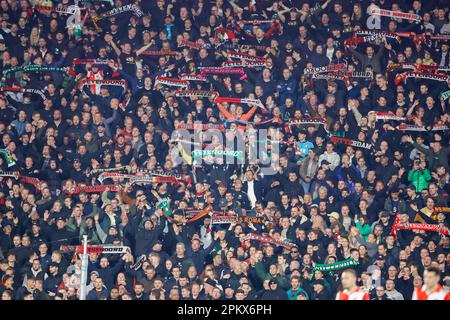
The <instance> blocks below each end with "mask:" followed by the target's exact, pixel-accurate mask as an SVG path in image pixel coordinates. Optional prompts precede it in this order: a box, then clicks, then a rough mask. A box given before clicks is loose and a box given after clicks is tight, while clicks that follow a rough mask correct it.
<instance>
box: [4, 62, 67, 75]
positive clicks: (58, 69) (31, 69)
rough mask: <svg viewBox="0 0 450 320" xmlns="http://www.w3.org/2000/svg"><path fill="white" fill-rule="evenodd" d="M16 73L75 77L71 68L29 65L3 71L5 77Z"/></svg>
mask: <svg viewBox="0 0 450 320" xmlns="http://www.w3.org/2000/svg"><path fill="white" fill-rule="evenodd" d="M16 72H23V73H28V72H42V73H45V72H59V73H69V74H72V75H73V71H72V70H70V69H69V68H65V67H64V68H62V67H44V66H40V65H36V64H32V65H28V66H20V67H12V68H8V69H5V70H3V75H7V74H9V73H16Z"/></svg>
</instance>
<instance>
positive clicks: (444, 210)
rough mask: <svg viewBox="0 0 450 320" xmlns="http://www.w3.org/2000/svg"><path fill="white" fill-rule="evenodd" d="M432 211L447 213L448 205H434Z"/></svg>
mask: <svg viewBox="0 0 450 320" xmlns="http://www.w3.org/2000/svg"><path fill="white" fill-rule="evenodd" d="M433 212H435V213H449V212H450V207H434V208H433Z"/></svg>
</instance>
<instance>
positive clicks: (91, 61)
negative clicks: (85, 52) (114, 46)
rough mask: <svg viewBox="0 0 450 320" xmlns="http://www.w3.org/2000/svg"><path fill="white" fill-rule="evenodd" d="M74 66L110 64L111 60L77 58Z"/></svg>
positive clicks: (74, 60)
mask: <svg viewBox="0 0 450 320" xmlns="http://www.w3.org/2000/svg"><path fill="white" fill-rule="evenodd" d="M72 63H73V65H80V64H103V65H105V64H108V63H109V60H106V59H78V58H75V59H73V61H72Z"/></svg>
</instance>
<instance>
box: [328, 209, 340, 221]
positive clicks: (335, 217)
mask: <svg viewBox="0 0 450 320" xmlns="http://www.w3.org/2000/svg"><path fill="white" fill-rule="evenodd" d="M328 216H329V217H330V218H334V219H336V220H339V213H337V212H336V211H334V212H332V213H330V214H328Z"/></svg>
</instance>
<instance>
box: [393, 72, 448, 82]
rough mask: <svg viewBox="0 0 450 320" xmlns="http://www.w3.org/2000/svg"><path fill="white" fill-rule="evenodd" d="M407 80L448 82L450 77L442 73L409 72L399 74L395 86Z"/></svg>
mask: <svg viewBox="0 0 450 320" xmlns="http://www.w3.org/2000/svg"><path fill="white" fill-rule="evenodd" d="M407 78H417V79H426V80H434V81H441V82H447V81H448V80H449V79H450V76H449V75H447V74H441V73H428V72H421V71H407V72H403V73H399V74H397V75H396V77H395V80H394V83H395V85H399V84H400V83H401V82H405V81H406V79H407Z"/></svg>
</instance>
